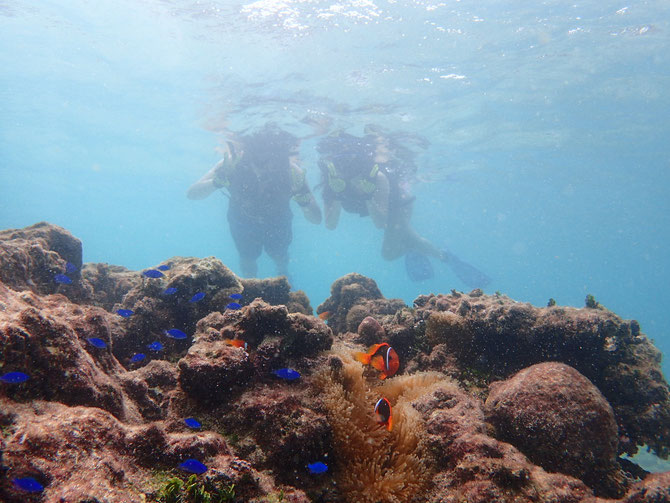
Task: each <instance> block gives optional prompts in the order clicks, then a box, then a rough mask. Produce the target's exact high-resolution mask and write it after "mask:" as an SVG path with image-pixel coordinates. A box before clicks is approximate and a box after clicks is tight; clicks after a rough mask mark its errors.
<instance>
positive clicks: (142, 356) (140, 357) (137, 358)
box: [130, 353, 147, 363]
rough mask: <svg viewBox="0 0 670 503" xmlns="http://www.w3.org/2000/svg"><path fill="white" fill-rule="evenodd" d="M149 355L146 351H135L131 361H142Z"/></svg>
mask: <svg viewBox="0 0 670 503" xmlns="http://www.w3.org/2000/svg"><path fill="white" fill-rule="evenodd" d="M146 357H147V355H145V354H144V353H135V354H134V355H133V357H132V358H131V359H130V363H137V362H141V361H142V360H144V359H145V358H146Z"/></svg>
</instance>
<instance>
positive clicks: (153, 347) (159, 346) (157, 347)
mask: <svg viewBox="0 0 670 503" xmlns="http://www.w3.org/2000/svg"><path fill="white" fill-rule="evenodd" d="M147 347H148V348H149V349H150V350H152V351H160V350H161V349H163V345H162V344H161V343H160V342H158V341H156V342H152V343H151V344H147Z"/></svg>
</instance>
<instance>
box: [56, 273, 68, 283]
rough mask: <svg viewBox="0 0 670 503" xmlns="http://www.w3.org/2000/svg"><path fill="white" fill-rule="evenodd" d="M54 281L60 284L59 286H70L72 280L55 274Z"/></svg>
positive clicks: (63, 275)
mask: <svg viewBox="0 0 670 503" xmlns="http://www.w3.org/2000/svg"><path fill="white" fill-rule="evenodd" d="M54 281H55V282H56V283H60V284H61V285H71V284H72V280H71V279H70V278H68V277H67V276H66V275H65V274H56V275H55V276H54Z"/></svg>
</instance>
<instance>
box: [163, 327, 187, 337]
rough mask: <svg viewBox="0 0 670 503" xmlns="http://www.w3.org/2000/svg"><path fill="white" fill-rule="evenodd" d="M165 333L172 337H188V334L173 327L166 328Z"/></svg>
mask: <svg viewBox="0 0 670 503" xmlns="http://www.w3.org/2000/svg"><path fill="white" fill-rule="evenodd" d="M164 333H165V335H167V336H168V337H171V338H172V339H186V338H187V337H188V335H186V334H185V333H184V332H182V331H181V330H179V329H178V328H171V329H170V330H166V331H165V332H164Z"/></svg>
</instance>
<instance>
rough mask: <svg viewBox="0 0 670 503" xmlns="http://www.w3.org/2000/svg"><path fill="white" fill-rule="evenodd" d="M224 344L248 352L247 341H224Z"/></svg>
mask: <svg viewBox="0 0 670 503" xmlns="http://www.w3.org/2000/svg"><path fill="white" fill-rule="evenodd" d="M224 342H225V343H226V344H230V345H231V346H235V347H236V348H242V349H244V350H245V351H246V350H247V341H244V340H242V339H224Z"/></svg>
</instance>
